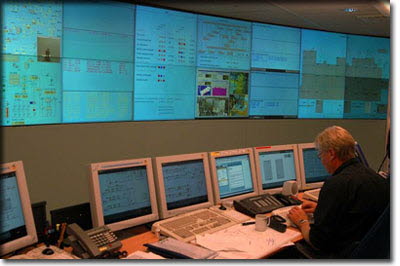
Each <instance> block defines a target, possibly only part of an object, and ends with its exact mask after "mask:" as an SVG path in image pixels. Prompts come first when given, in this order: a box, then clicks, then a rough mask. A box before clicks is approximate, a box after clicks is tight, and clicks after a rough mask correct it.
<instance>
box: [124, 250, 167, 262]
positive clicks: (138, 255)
mask: <svg viewBox="0 0 400 266" xmlns="http://www.w3.org/2000/svg"><path fill="white" fill-rule="evenodd" d="M124 259H125V260H162V259H165V258H164V257H161V256H159V255H157V254H154V253H153V252H144V251H141V250H138V251H135V252H133V253H131V254H129V255H128V256H127V257H126V258H124Z"/></svg>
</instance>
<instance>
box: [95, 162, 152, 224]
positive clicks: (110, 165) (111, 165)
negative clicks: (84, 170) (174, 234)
mask: <svg viewBox="0 0 400 266" xmlns="http://www.w3.org/2000/svg"><path fill="white" fill-rule="evenodd" d="M141 166H145V167H146V173H147V182H148V186H149V196H150V205H151V214H147V215H143V216H139V217H135V218H131V219H127V220H123V221H119V222H115V223H110V224H105V223H104V215H103V205H102V200H101V191H100V182H99V174H98V173H99V171H105V170H112V169H124V168H132V167H141ZM89 170H90V175H89V176H90V178H89V180H90V210H91V215H92V222H93V226H94V227H97V226H103V225H107V226H108V227H109V228H110V229H111V230H112V231H119V230H122V229H126V228H131V227H134V226H138V225H142V224H145V223H149V222H152V221H155V220H158V218H159V216H158V206H157V199H156V192H155V184H154V177H153V167H152V161H151V158H141V159H130V160H121V161H108V162H100V163H92V164H90V166H89Z"/></svg>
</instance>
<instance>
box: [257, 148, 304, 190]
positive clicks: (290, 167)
mask: <svg viewBox="0 0 400 266" xmlns="http://www.w3.org/2000/svg"><path fill="white" fill-rule="evenodd" d="M254 156H255V163H256V173H257V178H258V180H257V181H258V189H259V191H260V193H271V194H273V193H281V191H282V186H283V183H285V182H286V181H297V185H298V187H301V185H302V184H301V179H300V167H299V159H298V152H297V144H288V145H276V146H263V147H255V148H254Z"/></svg>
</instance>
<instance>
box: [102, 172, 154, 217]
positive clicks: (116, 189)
mask: <svg viewBox="0 0 400 266" xmlns="http://www.w3.org/2000/svg"><path fill="white" fill-rule="evenodd" d="M98 175H99V183H100V193H101V203H102V208H103V216H104V222H105V223H106V224H110V223H115V222H119V221H123V220H127V219H132V218H135V217H139V216H143V215H147V214H151V202H150V192H149V184H148V182H147V171H146V166H139V167H133V168H120V169H112V170H104V171H99V173H98Z"/></svg>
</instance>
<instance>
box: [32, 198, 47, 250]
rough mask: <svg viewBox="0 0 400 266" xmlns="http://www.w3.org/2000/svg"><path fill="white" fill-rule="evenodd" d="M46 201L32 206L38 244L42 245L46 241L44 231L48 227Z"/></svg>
mask: <svg viewBox="0 0 400 266" xmlns="http://www.w3.org/2000/svg"><path fill="white" fill-rule="evenodd" d="M46 204H47V202H46V201H40V202H36V203H33V204H32V214H33V220H34V221H35V227H36V234H37V237H38V242H39V243H42V242H44V239H45V234H44V229H45V227H46V221H47V219H46Z"/></svg>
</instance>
